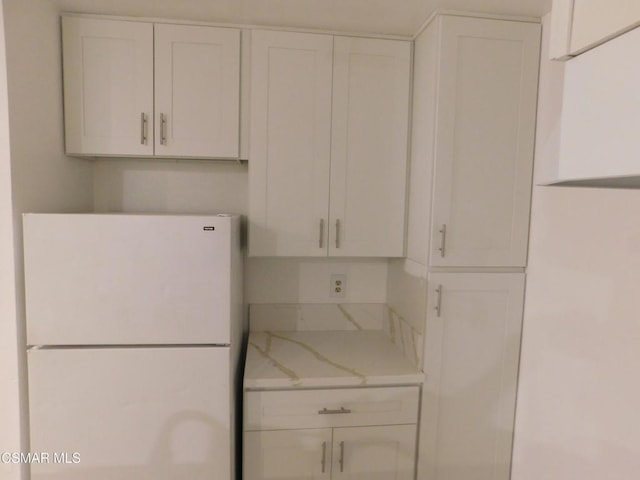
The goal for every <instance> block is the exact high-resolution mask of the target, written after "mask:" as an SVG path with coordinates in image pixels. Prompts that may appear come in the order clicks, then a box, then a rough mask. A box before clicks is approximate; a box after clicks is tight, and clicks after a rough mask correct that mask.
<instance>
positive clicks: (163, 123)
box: [160, 113, 167, 145]
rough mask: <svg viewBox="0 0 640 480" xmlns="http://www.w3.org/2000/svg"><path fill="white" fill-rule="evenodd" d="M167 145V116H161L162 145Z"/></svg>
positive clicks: (162, 114)
mask: <svg viewBox="0 0 640 480" xmlns="http://www.w3.org/2000/svg"><path fill="white" fill-rule="evenodd" d="M166 144H167V116H166V115H165V114H164V113H161V114H160V145H166Z"/></svg>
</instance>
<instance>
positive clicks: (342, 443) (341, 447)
mask: <svg viewBox="0 0 640 480" xmlns="http://www.w3.org/2000/svg"><path fill="white" fill-rule="evenodd" d="M338 463H340V472H341V473H342V472H344V442H340V460H338Z"/></svg>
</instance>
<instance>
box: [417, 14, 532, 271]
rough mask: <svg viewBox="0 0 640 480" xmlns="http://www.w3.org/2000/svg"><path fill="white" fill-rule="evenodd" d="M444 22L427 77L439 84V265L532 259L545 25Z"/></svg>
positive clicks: (434, 244) (434, 238)
mask: <svg viewBox="0 0 640 480" xmlns="http://www.w3.org/2000/svg"><path fill="white" fill-rule="evenodd" d="M438 27H439V28H440V33H439V39H440V51H439V57H438V58H436V57H435V56H433V55H431V57H432V59H433V62H432V64H431V69H432V70H431V74H430V75H427V78H426V80H425V81H426V82H427V83H430V82H435V83H436V84H437V85H438V89H437V100H436V102H435V103H436V108H435V111H434V112H432V114H433V115H435V118H436V122H435V123H436V125H435V146H434V147H432V148H433V151H432V152H431V153H428V155H427V157H426V158H425V159H424V160H422V159H421V160H420V161H427V162H429V160H430V158H429V155H432V156H433V160H432V161H433V172H432V175H433V196H432V217H431V237H430V258H429V263H430V265H431V266H438V267H519V266H520V267H521V266H524V265H525V264H526V254H527V239H528V229H529V206H530V197H531V181H532V168H533V145H534V132H535V115H536V98H537V79H538V55H539V46H540V25H539V24H533V23H524V22H511V21H501V20H487V19H475V18H463V17H452V16H444V17H440V18H439V23H436V24H434V25H432V26H431V28H438ZM425 35H426V36H428V35H429V32H428V31H427V32H425ZM427 53H428V50H427ZM416 88H417V87H416ZM416 108H426V107H425V106H422V107H421V106H417V107H416ZM425 125H429V123H428V122H426V124H425ZM419 127H420V126H418V128H419ZM419 134H420V132H419V131H417V129H416V127H415V126H414V135H419ZM430 134H431V133H430V132H429V131H426V132H425V135H430ZM416 188H419V185H417V186H416ZM424 215H428V213H427V212H424Z"/></svg>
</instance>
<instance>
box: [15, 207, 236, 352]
mask: <svg viewBox="0 0 640 480" xmlns="http://www.w3.org/2000/svg"><path fill="white" fill-rule="evenodd" d="M238 223H239V222H238V217H220V216H178V215H175V216H173V215H100V214H87V215H84V214H69V215H66V214H28V215H25V216H24V246H25V278H26V297H27V319H28V320H27V343H28V344H29V345H132V344H133V345H137V344H157V345H160V344H229V343H230V318H231V308H232V306H231V288H232V286H231V285H232V282H231V276H232V272H231V269H232V250H233V249H238V248H239V246H238V243H239V241H238V234H237V231H238Z"/></svg>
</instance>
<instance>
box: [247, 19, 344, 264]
mask: <svg viewBox="0 0 640 480" xmlns="http://www.w3.org/2000/svg"><path fill="white" fill-rule="evenodd" d="M332 51H333V37H331V36H330V35H315V34H301V33H289V32H277V31H261V30H254V31H253V32H252V53H251V62H252V64H251V76H252V79H251V136H250V138H251V140H250V141H251V165H250V168H249V196H250V199H249V254H250V255H253V256H326V254H327V232H328V223H329V218H328V213H329V212H328V210H329V162H330V144H331V72H332Z"/></svg>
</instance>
